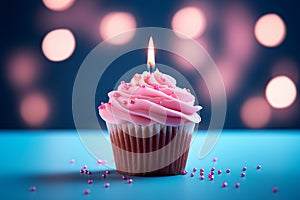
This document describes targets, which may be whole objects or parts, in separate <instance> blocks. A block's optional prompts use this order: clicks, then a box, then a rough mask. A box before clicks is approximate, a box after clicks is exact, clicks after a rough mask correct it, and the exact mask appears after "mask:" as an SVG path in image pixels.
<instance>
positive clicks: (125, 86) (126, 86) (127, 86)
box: [123, 83, 132, 90]
mask: <svg viewBox="0 0 300 200" xmlns="http://www.w3.org/2000/svg"><path fill="white" fill-rule="evenodd" d="M131 86H132V85H131V84H130V83H125V84H124V86H123V87H124V88H125V90H128V89H129V88H130V87H131Z"/></svg>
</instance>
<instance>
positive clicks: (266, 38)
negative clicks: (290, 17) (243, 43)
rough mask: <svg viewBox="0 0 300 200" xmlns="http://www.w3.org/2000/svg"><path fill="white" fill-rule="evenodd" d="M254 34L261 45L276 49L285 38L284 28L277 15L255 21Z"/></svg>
mask: <svg viewBox="0 0 300 200" xmlns="http://www.w3.org/2000/svg"><path fill="white" fill-rule="evenodd" d="M254 34H255V37H256V39H257V41H258V42H259V43H260V44H261V45H263V46H266V47H276V46H278V45H280V44H281V43H282V42H283V40H284V38H285V36H286V26H285V23H284V21H283V20H282V19H281V17H280V16H278V15H277V14H274V13H271V14H266V15H264V16H262V17H260V18H259V19H258V20H257V22H256V24H255V28H254Z"/></svg>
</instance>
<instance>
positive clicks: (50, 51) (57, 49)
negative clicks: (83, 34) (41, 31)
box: [42, 29, 76, 62]
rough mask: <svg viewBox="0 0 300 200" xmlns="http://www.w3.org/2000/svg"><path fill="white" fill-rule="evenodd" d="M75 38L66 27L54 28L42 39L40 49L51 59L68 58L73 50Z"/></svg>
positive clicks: (60, 59)
mask: <svg viewBox="0 0 300 200" xmlns="http://www.w3.org/2000/svg"><path fill="white" fill-rule="evenodd" d="M75 46H76V40H75V37H74V35H73V33H72V32H71V31H70V30H68V29H56V30H53V31H51V32H49V33H48V34H47V35H46V36H45V37H44V39H43V42H42V50H43V53H44V55H45V56H46V57H47V58H48V59H49V60H51V61H54V62H59V61H63V60H66V59H68V58H69V57H70V56H71V55H72V54H73V52H74V50H75Z"/></svg>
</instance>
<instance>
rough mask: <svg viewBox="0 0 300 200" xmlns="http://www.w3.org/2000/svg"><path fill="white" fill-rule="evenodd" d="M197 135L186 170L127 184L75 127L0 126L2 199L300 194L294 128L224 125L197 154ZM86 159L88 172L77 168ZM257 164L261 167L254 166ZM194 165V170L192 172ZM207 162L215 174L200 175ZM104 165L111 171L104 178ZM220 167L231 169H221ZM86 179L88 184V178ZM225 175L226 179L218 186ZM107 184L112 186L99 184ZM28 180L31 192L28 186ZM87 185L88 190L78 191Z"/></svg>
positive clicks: (298, 136) (298, 141) (299, 136)
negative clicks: (102, 162)
mask: <svg viewBox="0 0 300 200" xmlns="http://www.w3.org/2000/svg"><path fill="white" fill-rule="evenodd" d="M90 134H98V133H97V132H96V131H95V132H93V131H91V132H90ZM203 139H204V134H202V133H201V132H199V133H197V137H195V140H194V141H193V143H192V145H191V149H190V154H189V158H188V162H187V166H186V170H187V171H188V174H187V175H185V176H184V175H177V176H168V177H130V178H132V179H133V183H132V184H128V183H127V182H126V181H124V180H122V177H121V175H119V174H118V173H116V172H115V171H114V170H113V169H111V168H109V167H107V166H104V165H99V164H98V163H97V162H96V159H95V158H94V157H93V156H92V155H91V154H90V153H89V152H88V151H87V149H86V148H85V147H84V145H83V144H82V142H81V140H80V138H79V136H78V134H77V132H76V130H74V131H73V130H72V131H57V130H56V131H2V132H1V133H0V150H1V151H0V158H1V164H0V188H1V189H0V190H1V192H0V199H1V200H2V199H73V200H75V199H101V200H102V199H300V169H299V164H300V156H299V155H298V154H299V152H300V132H299V131H283V130H264V131H244V130H243V131H242V130H241V131H239V130H234V131H231V130H226V131H223V133H222V135H221V137H220V139H219V141H218V143H217V144H216V146H215V148H214V149H213V150H212V151H211V153H210V154H209V155H208V156H206V157H205V158H204V159H200V158H199V156H198V153H199V146H201V144H202V142H203ZM214 157H217V158H218V160H217V162H213V161H212V159H213V158H214ZM72 159H74V161H75V162H74V164H71V163H70V160H72ZM85 164H86V165H87V166H88V169H89V170H90V171H92V172H93V175H84V174H80V173H79V170H80V169H81V167H82V166H83V165H85ZM257 165H261V166H262V168H261V169H260V170H257V169H256V166H257ZM244 166H246V167H247V170H246V171H245V173H246V176H245V177H244V178H242V177H241V173H242V167H244ZM194 167H196V168H197V169H198V170H197V172H196V173H195V176H194V177H190V175H189V174H190V173H191V172H192V169H193V168H194ZM212 167H215V168H216V170H219V169H220V170H222V172H223V173H222V174H220V175H218V174H217V173H216V174H215V179H214V180H213V181H210V180H208V178H207V177H206V176H205V179H204V180H200V179H199V169H200V168H204V171H205V173H206V174H207V172H208V171H210V169H211V168H212ZM107 169H110V170H111V172H112V173H111V174H109V175H108V176H107V178H106V179H103V178H102V177H101V174H102V173H103V172H105V170H107ZM226 169H231V172H230V173H228V174H227V173H225V170H226ZM89 179H93V181H94V182H93V184H88V183H87V181H88V180H89ZM225 181H226V182H227V183H228V186H227V187H226V188H222V183H223V182H225ZM237 182H238V183H240V187H239V188H238V189H236V188H235V187H234V184H235V183H237ZM105 183H109V184H110V186H109V187H108V188H105V187H104V186H103V185H104V184H105ZM30 186H35V187H36V191H35V192H30V191H29V188H30ZM274 187H277V188H278V191H277V192H276V193H273V192H272V188H274ZM85 189H89V190H90V193H89V195H84V194H83V191H84V190H85Z"/></svg>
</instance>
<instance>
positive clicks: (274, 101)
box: [0, 0, 300, 129]
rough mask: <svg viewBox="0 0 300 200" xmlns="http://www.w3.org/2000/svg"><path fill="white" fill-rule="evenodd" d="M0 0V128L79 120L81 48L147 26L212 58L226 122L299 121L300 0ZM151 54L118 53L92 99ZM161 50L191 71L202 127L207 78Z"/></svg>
mask: <svg viewBox="0 0 300 200" xmlns="http://www.w3.org/2000/svg"><path fill="white" fill-rule="evenodd" d="M1 8H2V11H1V20H2V23H1V32H0V33H1V48H0V52H1V54H0V56H1V57H0V61H1V73H0V75H1V79H0V87H1V101H0V102H1V103H0V110H1V115H0V128H1V129H28V128H29V129H73V128H75V127H74V122H73V116H72V89H73V83H74V80H75V77H76V73H77V70H78V69H79V67H80V65H81V63H82V62H83V60H84V59H85V57H86V56H87V55H88V53H89V52H90V51H91V50H92V49H93V48H94V47H95V46H96V45H97V44H98V43H100V42H101V41H103V40H105V39H107V38H109V37H111V36H113V35H116V34H119V33H121V32H124V31H126V30H130V29H134V28H138V27H149V26H152V27H164V28H170V29H173V30H176V31H180V32H183V33H184V34H186V35H188V36H190V37H192V38H193V39H195V40H196V41H197V42H199V43H200V44H201V45H202V46H203V47H204V48H205V49H206V50H207V52H208V53H209V54H210V56H211V57H212V58H213V60H214V61H215V63H216V64H217V66H218V68H219V70H220V73H221V75H222V77H223V81H224V84H225V89H226V94H227V103H228V107H227V109H228V110H227V117H226V122H225V128H228V129H244V128H266V129H269V128H271V129H273V128H284V129H299V128H300V119H299V114H300V109H299V96H298V92H299V65H300V50H299V44H300V43H299V35H300V26H299V25H300V23H299V19H300V13H299V3H298V2H297V1H283V0H278V1H260V0H251V1H250V0H240V1H232V0H227V1H217V0H209V1H208V0H198V1H191V0H172V1H169V0H168V1H161V0H151V1H145V0H143V1H141V0H140V1H133V0H32V1H17V0H11V1H5V2H2V5H1ZM132 37H134V35H133V36H132ZM131 39H132V38H125V39H124V40H122V41H119V43H116V44H112V45H122V44H125V43H128V42H130V40H131ZM145 42H147V41H145ZM180 48H185V49H186V51H188V52H190V53H191V54H192V55H193V54H195V52H193V51H192V50H190V49H189V47H188V46H187V47H185V46H181V47H180ZM145 55H146V53H145V50H141V51H134V52H130V53H128V54H126V55H123V56H121V57H120V58H119V59H117V60H116V61H115V62H114V63H112V65H111V66H110V67H109V69H108V70H107V71H106V72H105V73H106V74H107V75H109V77H110V79H107V80H105V79H103V80H101V83H99V84H101V86H102V88H105V90H102V91H97V94H96V98H95V102H96V105H97V104H99V103H100V102H101V101H107V100H108V98H107V92H108V91H110V90H112V89H113V86H114V85H115V84H116V81H117V80H118V79H119V78H120V77H121V76H122V74H124V73H125V72H126V71H128V70H130V68H131V67H132V66H137V65H140V64H143V63H145V62H146V57H145ZM156 55H157V62H159V63H163V64H166V65H168V66H174V68H176V70H178V71H180V72H181V73H182V74H184V75H185V77H186V78H187V79H188V80H189V81H190V83H191V84H192V86H193V89H194V90H195V93H196V95H197V98H198V101H199V103H200V104H201V105H202V106H203V107H204V109H203V111H202V113H201V116H202V118H203V122H202V123H201V126H200V128H202V129H205V128H207V126H208V124H209V119H210V110H209V107H210V97H209V94H208V92H207V87H206V85H205V84H204V82H203V80H202V79H199V78H198V77H196V76H194V73H193V72H194V71H193V70H194V69H193V67H192V66H190V65H189V63H187V62H186V61H185V60H183V59H181V58H178V57H176V56H174V55H171V54H170V53H168V52H163V51H159V50H158V51H157V54H156ZM193 56H197V55H196V54H195V55H193ZM99 67H101V66H99ZM116 69H117V70H116ZM127 81H128V80H127ZM96 111H97V109H96V107H95V114H97V113H96ZM99 122H100V123H103V121H102V120H101V119H100V118H99ZM91 128H93V127H91Z"/></svg>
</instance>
